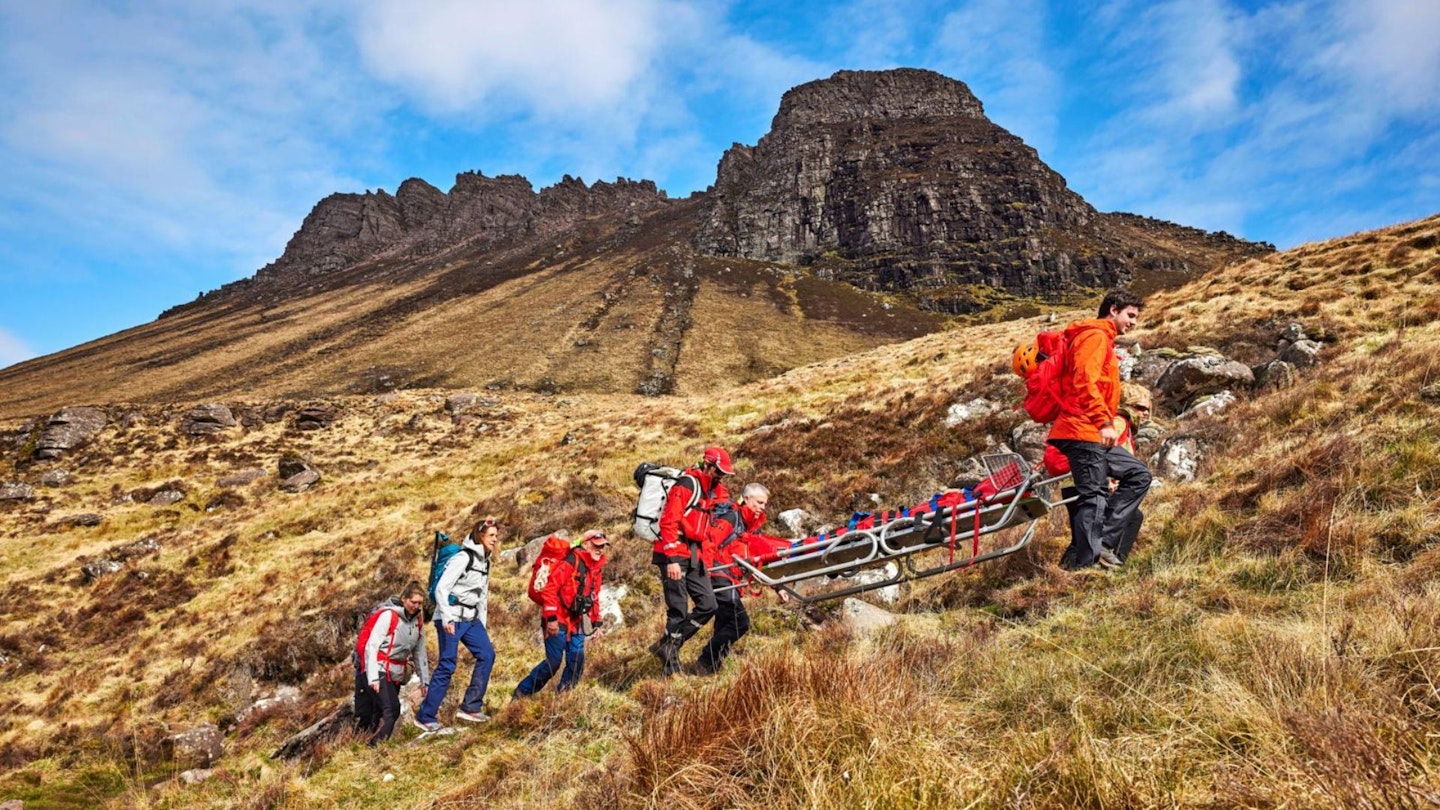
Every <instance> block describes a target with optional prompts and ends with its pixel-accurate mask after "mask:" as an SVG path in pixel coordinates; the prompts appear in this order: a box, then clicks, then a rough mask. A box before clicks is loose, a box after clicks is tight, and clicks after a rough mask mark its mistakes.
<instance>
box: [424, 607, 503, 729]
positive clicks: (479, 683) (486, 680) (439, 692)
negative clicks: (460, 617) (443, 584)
mask: <svg viewBox="0 0 1440 810" xmlns="http://www.w3.org/2000/svg"><path fill="white" fill-rule="evenodd" d="M435 629H436V630H438V631H439V636H440V663H438V664H436V665H435V671H434V672H433V673H431V675H430V689H429V691H428V692H427V693H426V694H425V702H424V703H422V704H420V710H419V711H417V712H415V719H416V720H419V721H420V722H422V723H434V722H436V717H435V715H436V714H437V713H438V712H439V711H440V704H441V703H442V702H444V700H445V693H446V692H447V691H449V689H450V676H451V675H453V674H454V673H455V664H456V662H457V661H458V660H459V658H460V645H461V644H464V645H465V649H467V650H469V651H470V654H471V655H473V656H475V670H474V671H473V672H471V673H470V686H469V687H468V688H466V690H465V697H464V699H463V700H461V701H460V710H461V711H464V712H470V713H472V714H476V713H479V712H481V711H483V710H484V708H485V690H486V689H488V688H489V687H490V669H491V668H492V667H494V666H495V647H494V645H492V644H491V643H490V634H489V633H488V632H486V631H485V625H483V624H481V623H480V622H478V621H474V622H456V623H455V635H453V636H452V635H450V634H449V633H447V632H445V625H443V624H441V623H440V622H435Z"/></svg>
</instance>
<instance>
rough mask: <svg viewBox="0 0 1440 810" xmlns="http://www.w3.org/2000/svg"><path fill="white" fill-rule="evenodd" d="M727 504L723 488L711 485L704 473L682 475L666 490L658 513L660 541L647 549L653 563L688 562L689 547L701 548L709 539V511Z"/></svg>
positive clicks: (688, 472)
mask: <svg viewBox="0 0 1440 810" xmlns="http://www.w3.org/2000/svg"><path fill="white" fill-rule="evenodd" d="M697 490H698V492H697ZM728 500H730V493H729V491H728V490H726V489H725V485H724V484H722V483H720V482H719V481H712V480H711V478H710V476H709V475H708V474H707V473H705V472H703V471H701V470H699V469H696V468H694V467H692V468H690V469H688V470H686V471H685V472H684V473H682V474H681V476H680V480H678V481H676V482H675V483H674V485H672V486H671V487H670V492H669V493H668V494H667V495H666V496H665V508H664V509H663V510H661V512H660V539H658V540H656V541H655V544H654V545H653V546H652V547H651V549H652V550H653V551H654V552H655V562H656V563H658V564H663V563H664V562H684V561H686V560H688V559H690V546H692V545H695V546H703V545H704V544H705V543H706V541H708V540H709V538H710V533H711V531H712V529H713V526H712V524H713V522H714V521H713V520H712V519H711V510H712V509H713V508H714V506H715V504H717V503H720V502H721V501H728Z"/></svg>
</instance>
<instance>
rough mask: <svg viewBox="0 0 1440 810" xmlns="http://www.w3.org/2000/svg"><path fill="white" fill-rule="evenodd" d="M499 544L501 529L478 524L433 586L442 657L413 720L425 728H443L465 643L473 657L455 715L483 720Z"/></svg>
mask: <svg viewBox="0 0 1440 810" xmlns="http://www.w3.org/2000/svg"><path fill="white" fill-rule="evenodd" d="M499 542H500V528H499V526H497V525H496V523H495V521H494V520H493V519H491V518H486V519H484V520H481V521H479V522H477V523H476V524H475V526H474V528H473V529H472V530H471V532H470V534H469V535H467V536H466V537H465V540H464V542H462V543H461V544H460V551H459V552H458V553H456V554H455V556H453V557H451V558H450V559H449V560H448V561H447V562H446V563H445V569H444V572H443V573H442V574H441V575H440V580H439V582H438V583H437V584H436V586H435V629H436V631H437V633H438V635H439V642H440V643H439V647H440V655H439V658H440V660H439V661H438V662H437V663H436V664H435V673H434V674H433V675H431V676H430V689H429V692H428V694H426V695H425V700H424V702H422V703H421V704H420V709H419V711H417V712H416V713H415V724H416V725H418V726H420V727H421V728H423V729H425V730H426V731H436V730H438V729H440V728H441V725H440V721H439V718H438V717H437V714H438V712H439V711H440V704H441V703H442V702H444V700H445V693H446V692H448V691H449V689H450V678H451V676H452V675H454V673H455V667H456V664H457V663H458V661H459V657H460V647H461V646H464V647H465V649H466V650H469V651H470V655H472V656H474V658H475V669H474V670H473V671H472V672H471V673H470V685H469V686H468V687H466V689H465V695H464V696H463V697H462V698H461V700H460V708H459V709H457V710H456V712H455V719H456V720H462V721H465V722H467V723H484V722H486V721H488V720H489V719H490V716H489V715H487V714H485V691H486V689H488V688H489V686H490V670H491V668H492V667H494V666H495V647H494V645H492V644H491V643H490V633H489V632H488V631H487V630H486V629H485V623H486V621H487V619H488V610H487V609H488V601H489V596H490V562H491V559H492V558H493V557H494V554H495V547H496V546H497V545H498V544H499Z"/></svg>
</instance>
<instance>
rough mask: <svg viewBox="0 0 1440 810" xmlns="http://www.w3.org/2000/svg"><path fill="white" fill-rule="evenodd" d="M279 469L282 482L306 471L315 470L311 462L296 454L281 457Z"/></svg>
mask: <svg viewBox="0 0 1440 810" xmlns="http://www.w3.org/2000/svg"><path fill="white" fill-rule="evenodd" d="M277 469H278V471H279V473H280V480H282V481H284V480H286V479H288V478H293V477H295V476H297V475H299V474H300V473H302V472H305V471H306V470H313V469H315V468H314V467H313V466H311V464H310V460H309V459H307V458H305V457H304V456H301V455H298V454H295V453H286V454H284V455H282V456H281V457H280V462H279V464H278V466H277Z"/></svg>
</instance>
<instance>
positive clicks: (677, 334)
mask: <svg viewBox="0 0 1440 810" xmlns="http://www.w3.org/2000/svg"><path fill="white" fill-rule="evenodd" d="M1271 250H1273V248H1272V247H1271V246H1269V245H1265V244H1256V243H1251V242H1246V241H1243V240H1239V239H1235V238H1233V237H1231V236H1229V235H1227V234H1224V233H1206V232H1204V231H1200V230H1196V229H1193V228H1186V227H1182V226H1179V225H1173V224H1170V223H1164V222H1159V221H1157V220H1148V219H1145V218H1142V217H1135V216H1131V215H1123V214H1104V213H1100V212H1097V211H1095V209H1094V208H1092V207H1091V206H1090V205H1089V204H1088V203H1086V202H1085V201H1084V200H1083V199H1081V198H1080V196H1079V195H1078V194H1076V193H1075V192H1073V191H1071V190H1070V189H1068V188H1067V187H1066V186H1065V181H1064V178H1062V177H1060V175H1058V174H1057V173H1055V172H1054V171H1052V170H1051V169H1049V168H1048V167H1047V166H1045V165H1044V163H1043V162H1042V161H1041V160H1040V158H1039V156H1038V155H1037V154H1036V153H1035V151H1034V150H1033V149H1031V148H1030V147H1028V146H1026V145H1025V144H1024V143H1023V142H1022V141H1021V140H1020V139H1019V138H1017V137H1015V136H1014V135H1012V134H1010V133H1008V132H1006V131H1005V130H1004V129H1002V128H1000V127H998V126H996V125H995V124H994V123H992V122H991V121H989V119H987V118H986V117H985V116H984V113H983V108H982V107H981V104H980V102H979V100H978V99H976V98H975V97H974V96H973V95H972V94H971V93H970V90H969V89H968V88H967V87H966V86H965V85H964V84H963V83H961V82H958V81H955V80H953V79H949V78H946V77H944V76H940V75H939V74H935V73H931V72H928V71H918V70H904V69H902V70H894V71H881V72H861V71H842V72H840V73H837V74H835V75H834V76H832V77H830V78H828V79H824V80H820V81H817V82H811V83H809V84H806V85H803V86H801V87H797V88H795V89H793V90H791V91H790V92H788V93H786V94H785V98H784V99H783V100H782V102H781V108H780V111H779V112H778V113H777V115H776V117H775V121H774V124H773V127H772V131H771V132H770V133H768V134H767V135H766V136H765V137H764V138H762V139H761V141H760V142H759V143H758V144H757V145H756V146H755V147H753V148H752V147H743V146H739V145H737V146H736V147H735V148H733V149H731V150H730V151H729V152H727V154H726V155H725V156H724V157H723V158H722V159H721V160H720V164H719V167H718V170H717V177H716V184H715V186H714V188H712V189H711V190H709V191H707V192H704V193H700V194H696V195H692V196H691V197H689V198H687V199H684V200H672V199H670V198H668V197H667V196H666V194H665V193H664V192H663V191H660V190H659V189H657V188H656V187H655V184H654V183H652V182H649V181H631V180H626V179H623V178H621V179H617V180H616V181H615V182H613V183H610V182H596V183H593V184H589V185H587V184H586V183H584V182H583V181H581V180H578V179H575V178H571V177H568V176H567V177H565V178H564V179H563V180H562V181H561V182H559V183H557V184H555V185H554V186H550V187H548V188H543V189H541V190H539V191H536V190H534V188H533V187H532V186H531V184H530V182H529V181H528V180H526V179H525V178H523V177H518V176H513V175H502V176H500V177H487V176H485V175H483V174H481V173H478V172H462V173H460V174H459V175H457V177H456V180H455V184H454V186H453V187H452V188H451V189H450V190H448V191H441V190H440V189H438V188H436V187H434V186H432V185H430V184H429V183H426V182H425V181H423V180H419V179H416V178H411V179H408V180H405V181H403V182H401V183H400V184H399V186H398V188H397V190H396V192H395V193H394V194H390V193H389V192H386V191H385V190H384V189H380V190H376V191H367V192H365V193H363V194H333V195H330V196H329V197H326V198H325V199H323V200H321V201H320V202H319V203H317V204H316V205H315V207H314V209H313V210H312V211H311V213H310V214H309V216H307V217H306V218H305V220H304V222H303V223H301V225H300V228H299V229H298V230H297V231H296V233H295V235H294V236H293V237H292V238H291V240H290V242H289V243H288V244H287V245H286V248H285V251H284V253H283V254H282V255H281V256H280V257H279V258H277V259H276V260H275V261H274V262H272V263H270V264H268V265H266V266H265V267H263V268H260V270H258V271H257V272H256V274H255V275H254V277H252V278H247V279H242V280H240V281H236V282H233V283H230V284H227V285H225V286H223V287H221V288H220V289H218V290H212V291H209V292H207V293H205V294H202V295H201V296H199V297H198V298H197V299H196V300H194V301H192V302H190V303H187V304H183V305H180V306H176V307H173V308H171V309H170V310H168V311H166V312H165V313H163V315H162V316H161V317H160V318H159V319H158V320H156V321H154V322H151V323H147V324H143V325H140V326H136V327H134V328H131V329H127V330H125V331H122V332H119V333H117V334H114V335H110V336H107V337H104V338H100V339H98V340H95V341H91V342H89V343H86V344H84V345H81V346H76V347H73V348H70V349H67V350H64V351H61V352H57V353H56V354H53V355H50V356H48V357H41V358H36V359H33V360H30V361H27V362H24V363H20V364H18V365H15V366H12V367H9V368H6V369H3V370H0V416H36V415H39V414H42V413H47V412H50V411H54V410H55V409H58V408H61V407H64V406H66V405H87V404H89V405H100V404H107V403H114V402H135V403H146V404H151V405H164V404H167V403H172V402H177V401H181V400H193V399H223V400H240V399H245V398H256V397H259V398H276V397H291V398H305V397H329V396H337V395H346V394H368V393H380V392H384V391H390V390H398V389H424V388H457V389H458V388H484V389H486V390H491V391H506V392H540V393H545V392H552V393H553V392H563V393H573V394H579V393H610V394H617V393H642V394H648V395H660V394H671V393H678V394H695V393H700V392H703V391H709V390H714V389H715V388H717V387H730V386H734V385H743V384H745V383H749V382H753V381H756V380H761V379H765V378H767V377H771V376H773V375H775V374H778V373H781V372H783V371H786V370H789V369H792V368H795V367H797V366H803V365H806V364H809V363H814V362H817V361H821V360H825V359H829V358H836V357H844V356H847V355H850V354H852V353H854V352H858V351H863V350H865V349H870V348H874V347H876V346H880V345H884V344H890V343H897V342H901V341H905V340H909V339H911V338H914V337H918V336H920V335H923V334H929V333H934V332H936V331H937V330H940V329H943V328H945V327H946V326H947V325H950V324H953V323H956V322H957V319H959V318H964V319H965V322H975V321H985V320H997V319H1003V318H1013V317H1018V316H1021V315H1026V314H1036V313H1040V312H1044V311H1052V310H1054V309H1056V308H1064V307H1067V306H1071V305H1073V303H1074V302H1075V301H1077V300H1079V299H1081V298H1083V297H1084V296H1085V295H1087V294H1088V293H1089V292H1092V291H1094V290H1095V289H1099V288H1103V287H1107V286H1111V285H1114V284H1117V283H1133V284H1134V285H1135V286H1136V288H1137V289H1144V290H1151V289H1161V288H1165V287H1170V286H1174V285H1175V284H1177V283H1180V282H1181V281H1184V280H1186V279H1189V278H1193V277H1194V275H1196V274H1197V273H1200V272H1203V271H1205V270H1208V269H1212V268H1214V267H1217V266H1219V265H1221V264H1224V263H1226V262H1229V261H1233V260H1235V259H1238V258H1243V257H1247V256H1252V255H1263V254H1265V253H1268V252H1269V251H1271Z"/></svg>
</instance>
